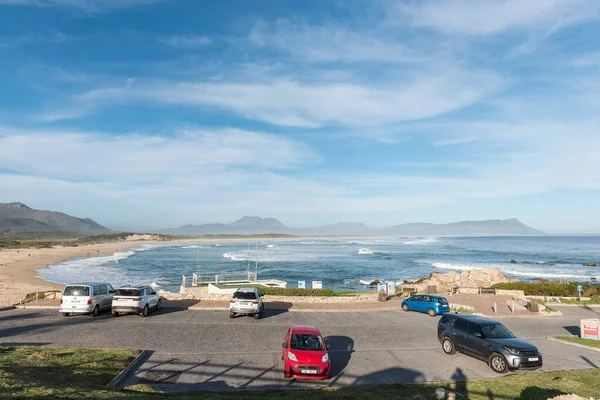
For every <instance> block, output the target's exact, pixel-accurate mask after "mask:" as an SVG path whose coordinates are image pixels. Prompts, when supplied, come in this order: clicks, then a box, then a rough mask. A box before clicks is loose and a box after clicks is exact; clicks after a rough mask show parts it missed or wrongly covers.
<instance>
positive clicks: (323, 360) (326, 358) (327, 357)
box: [321, 353, 329, 363]
mask: <svg viewBox="0 0 600 400" xmlns="http://www.w3.org/2000/svg"><path fill="white" fill-rule="evenodd" d="M327 361H329V354H327V353H325V355H324V356H323V358H321V362H322V363H324V362H327Z"/></svg>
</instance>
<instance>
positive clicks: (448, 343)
mask: <svg viewBox="0 0 600 400" xmlns="http://www.w3.org/2000/svg"><path fill="white" fill-rule="evenodd" d="M442 350H444V353H446V354H448V355H452V354H454V353H456V347H455V346H454V342H453V341H452V340H451V339H449V338H444V339H443V340H442Z"/></svg>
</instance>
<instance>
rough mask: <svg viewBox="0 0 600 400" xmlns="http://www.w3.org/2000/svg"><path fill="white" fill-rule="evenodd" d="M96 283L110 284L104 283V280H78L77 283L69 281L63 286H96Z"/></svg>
mask: <svg viewBox="0 0 600 400" xmlns="http://www.w3.org/2000/svg"><path fill="white" fill-rule="evenodd" d="M98 285H110V283H106V282H79V283H69V284H68V285H65V287H67V286H98ZM111 286H112V285H111Z"/></svg>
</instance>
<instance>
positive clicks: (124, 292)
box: [115, 289, 140, 297]
mask: <svg viewBox="0 0 600 400" xmlns="http://www.w3.org/2000/svg"><path fill="white" fill-rule="evenodd" d="M139 294H140V292H139V291H138V290H137V289H117V292H116V293H115V296H130V297H138V296H139Z"/></svg>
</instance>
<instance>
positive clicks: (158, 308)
mask: <svg viewBox="0 0 600 400" xmlns="http://www.w3.org/2000/svg"><path fill="white" fill-rule="evenodd" d="M158 310H160V300H159V301H158V303H156V311H158Z"/></svg>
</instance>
